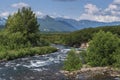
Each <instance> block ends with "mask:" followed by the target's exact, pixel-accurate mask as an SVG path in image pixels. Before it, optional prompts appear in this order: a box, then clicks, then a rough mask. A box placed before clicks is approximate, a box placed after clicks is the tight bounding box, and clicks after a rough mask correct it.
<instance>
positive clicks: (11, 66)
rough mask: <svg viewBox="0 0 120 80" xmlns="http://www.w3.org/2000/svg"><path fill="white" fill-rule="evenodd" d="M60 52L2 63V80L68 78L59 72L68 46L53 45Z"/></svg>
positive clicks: (0, 71) (0, 67)
mask: <svg viewBox="0 0 120 80" xmlns="http://www.w3.org/2000/svg"><path fill="white" fill-rule="evenodd" d="M53 46H55V47H57V48H59V50H58V52H55V53H51V54H46V55H39V56H33V57H26V58H20V59H16V60H12V61H7V62H2V63H0V80H66V77H65V76H64V75H63V74H61V73H60V72H59V70H60V69H62V66H63V61H64V59H65V57H66V54H67V52H68V51H69V50H70V49H69V48H68V47H65V46H61V45H53Z"/></svg>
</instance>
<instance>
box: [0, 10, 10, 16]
mask: <svg viewBox="0 0 120 80" xmlns="http://www.w3.org/2000/svg"><path fill="white" fill-rule="evenodd" d="M9 15H10V13H9V12H8V11H6V12H2V13H0V17H7V16H9Z"/></svg>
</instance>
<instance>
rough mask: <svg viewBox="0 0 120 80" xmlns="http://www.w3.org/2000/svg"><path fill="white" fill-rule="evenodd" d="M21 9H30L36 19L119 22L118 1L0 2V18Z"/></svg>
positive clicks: (119, 6)
mask: <svg viewBox="0 0 120 80" xmlns="http://www.w3.org/2000/svg"><path fill="white" fill-rule="evenodd" d="M22 7H31V8H32V10H33V11H34V13H35V14H36V16H37V17H43V16H45V15H49V16H51V17H53V18H56V17H63V18H68V19H69V18H70V19H76V20H94V21H100V22H113V21H120V0H1V1H0V17H7V16H8V15H11V14H13V13H15V12H16V11H17V10H18V8H22Z"/></svg>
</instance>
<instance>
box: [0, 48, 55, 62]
mask: <svg viewBox="0 0 120 80" xmlns="http://www.w3.org/2000/svg"><path fill="white" fill-rule="evenodd" d="M55 51H57V49H56V48H54V47H49V46H45V47H33V48H21V49H19V50H7V51H0V60H3V59H5V60H12V59H16V58H21V57H25V56H34V55H36V54H38V55H42V54H47V53H52V52H55Z"/></svg>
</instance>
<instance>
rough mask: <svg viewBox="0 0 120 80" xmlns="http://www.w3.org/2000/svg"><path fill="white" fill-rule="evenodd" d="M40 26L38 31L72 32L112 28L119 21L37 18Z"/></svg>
mask: <svg viewBox="0 0 120 80" xmlns="http://www.w3.org/2000/svg"><path fill="white" fill-rule="evenodd" d="M6 20H7V19H6V18H0V28H3V26H4V25H5V23H6ZM37 21H38V23H39V24H40V27H39V30H40V31H43V32H72V31H75V30H80V29H83V28H89V27H93V28H94V27H100V26H114V25H120V21H116V22H98V21H91V20H79V21H77V20H75V19H65V18H61V17H57V18H52V17H50V16H49V15H46V16H44V17H43V18H37Z"/></svg>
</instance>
